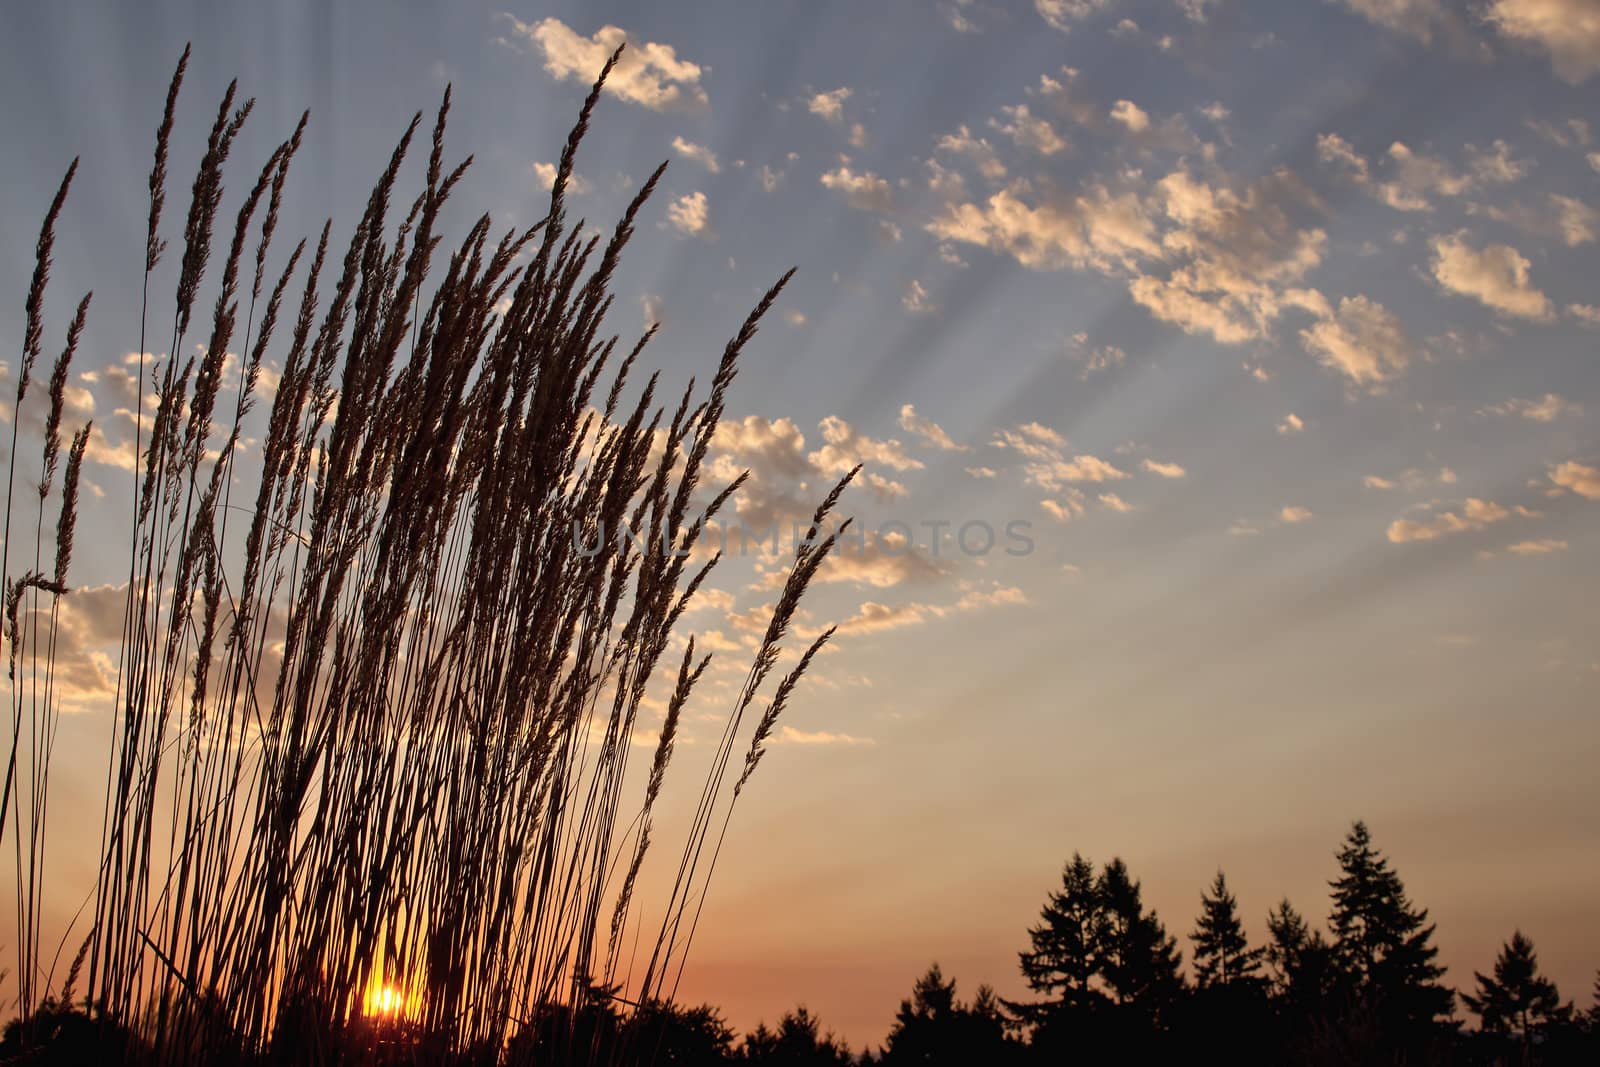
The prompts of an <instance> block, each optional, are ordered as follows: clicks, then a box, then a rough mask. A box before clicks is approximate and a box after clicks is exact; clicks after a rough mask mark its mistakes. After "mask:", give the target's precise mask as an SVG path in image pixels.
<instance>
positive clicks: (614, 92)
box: [505, 15, 708, 111]
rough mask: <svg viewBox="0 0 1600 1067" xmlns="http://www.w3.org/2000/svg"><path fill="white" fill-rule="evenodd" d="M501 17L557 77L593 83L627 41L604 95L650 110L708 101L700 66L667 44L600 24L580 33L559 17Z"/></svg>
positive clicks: (663, 109)
mask: <svg viewBox="0 0 1600 1067" xmlns="http://www.w3.org/2000/svg"><path fill="white" fill-rule="evenodd" d="M505 17H506V18H507V19H508V20H509V21H510V23H511V28H512V32H513V33H514V34H515V35H516V36H517V37H520V38H522V39H524V40H526V41H528V42H529V43H531V44H532V45H533V46H534V47H536V48H537V49H538V50H539V51H540V52H541V53H542V54H543V55H544V69H545V70H546V71H548V72H549V73H550V74H551V75H553V76H554V77H555V78H556V79H557V80H558V81H576V82H580V83H583V84H585V85H588V84H592V83H593V82H594V80H595V78H597V77H599V75H600V70H601V68H603V67H604V66H605V62H606V60H607V59H609V58H610V56H611V53H613V52H615V51H616V50H617V46H618V45H620V44H622V43H623V42H624V41H627V43H628V47H627V48H626V49H624V50H623V53H622V57H621V58H620V59H619V60H618V61H617V65H616V67H615V69H613V70H612V71H611V74H610V76H609V77H607V78H606V86H605V92H606V93H607V94H608V95H610V96H614V97H616V98H617V99H619V100H625V101H627V102H628V103H630V104H638V105H640V106H641V107H647V108H649V109H651V110H652V111H665V110H668V109H670V108H675V107H693V108H700V107H704V106H706V104H707V102H708V100H707V97H706V91H705V89H704V88H702V87H701V85H700V76H701V74H702V73H703V71H702V68H701V67H700V66H699V65H698V64H695V63H691V62H689V61H687V60H684V59H679V58H678V54H677V51H676V50H675V49H674V48H673V47H672V46H671V45H668V44H655V43H650V42H640V41H634V40H630V39H629V37H628V34H627V32H626V31H625V30H623V29H622V28H620V27H618V26H611V25H606V26H602V27H600V29H599V30H597V31H596V32H595V34H594V36H592V37H584V36H583V35H582V34H579V33H577V32H576V31H574V30H573V29H571V28H570V27H568V26H567V25H566V24H565V23H563V22H562V21H561V20H560V19H556V18H547V19H544V20H543V21H541V22H539V23H526V22H522V21H520V20H518V19H517V18H515V17H513V16H511V15H507V16H505Z"/></svg>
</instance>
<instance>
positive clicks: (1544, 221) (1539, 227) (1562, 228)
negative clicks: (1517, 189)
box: [1476, 193, 1600, 248]
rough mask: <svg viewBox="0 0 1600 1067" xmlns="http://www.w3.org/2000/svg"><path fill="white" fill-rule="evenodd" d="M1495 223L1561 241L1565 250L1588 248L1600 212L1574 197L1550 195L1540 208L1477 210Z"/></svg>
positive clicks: (1518, 206) (1599, 224) (1514, 206)
mask: <svg viewBox="0 0 1600 1067" xmlns="http://www.w3.org/2000/svg"><path fill="white" fill-rule="evenodd" d="M1476 210H1477V211H1478V212H1480V213H1482V214H1484V215H1487V216H1489V217H1490V218H1491V219H1494V220H1495V221H1496V222H1504V223H1506V224H1508V225H1510V226H1515V227H1516V228H1517V229H1519V230H1521V231H1522V232H1523V233H1526V234H1531V235H1533V236H1535V237H1546V238H1550V239H1553V240H1557V241H1560V242H1561V243H1562V244H1564V245H1566V246H1567V247H1568V248H1576V247H1577V246H1578V245H1582V244H1588V243H1589V242H1590V241H1593V240H1594V239H1595V235H1596V229H1597V227H1600V212H1597V211H1595V209H1594V208H1592V207H1590V206H1589V205H1588V204H1585V203H1584V202H1583V201H1582V200H1578V199H1576V198H1575V197H1570V196H1562V195H1560V194H1559V193H1551V194H1550V195H1549V196H1548V197H1547V198H1546V200H1545V204H1544V206H1543V207H1530V206H1528V205H1526V204H1522V203H1514V204H1511V205H1508V206H1506V207H1499V206H1496V205H1492V204H1491V205H1489V206H1487V207H1481V208H1477V209H1476Z"/></svg>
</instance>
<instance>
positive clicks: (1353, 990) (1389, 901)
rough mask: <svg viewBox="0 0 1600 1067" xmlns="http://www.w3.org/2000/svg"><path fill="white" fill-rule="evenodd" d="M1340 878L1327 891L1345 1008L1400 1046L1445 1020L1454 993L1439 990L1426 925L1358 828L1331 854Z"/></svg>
mask: <svg viewBox="0 0 1600 1067" xmlns="http://www.w3.org/2000/svg"><path fill="white" fill-rule="evenodd" d="M1337 858H1338V862H1339V870H1340V875H1339V877H1338V878H1336V879H1335V880H1334V881H1332V882H1330V883H1329V885H1330V887H1331V888H1332V890H1333V911H1332V913H1331V914H1330V916H1329V918H1328V926H1329V928H1330V930H1331V931H1332V933H1333V954H1334V959H1335V962H1336V964H1337V966H1338V969H1339V979H1340V981H1341V982H1342V983H1343V984H1344V986H1345V990H1346V993H1347V997H1348V1000H1349V1004H1350V1007H1351V1009H1352V1010H1357V1011H1359V1012H1360V1013H1362V1014H1365V1015H1370V1016H1371V1017H1372V1019H1373V1023H1374V1025H1375V1026H1376V1027H1377V1029H1378V1030H1379V1031H1381V1032H1383V1033H1384V1034H1386V1035H1390V1036H1392V1037H1393V1038H1395V1039H1396V1040H1398V1041H1400V1042H1401V1043H1403V1044H1409V1043H1411V1042H1412V1041H1414V1040H1416V1039H1419V1038H1420V1037H1421V1035H1422V1034H1423V1033H1424V1032H1425V1031H1427V1030H1428V1029H1429V1028H1430V1027H1431V1026H1432V1024H1434V1023H1435V1022H1436V1021H1437V1020H1440V1019H1445V1018H1448V1017H1449V1016H1450V1015H1451V1013H1452V1009H1453V1007H1454V1003H1455V997H1454V994H1453V993H1452V992H1451V991H1450V990H1449V989H1447V988H1445V987H1444V986H1442V985H1440V984H1439V981H1438V980H1439V978H1440V977H1442V976H1443V974H1444V969H1443V968H1442V967H1439V966H1438V965H1437V964H1436V963H1434V959H1435V957H1437V956H1438V954H1439V950H1438V948H1437V947H1436V946H1434V945H1433V944H1432V940H1433V933H1434V927H1433V925H1432V924H1431V923H1429V922H1428V912H1427V910H1426V909H1419V908H1415V907H1413V906H1412V904H1411V901H1410V899H1409V898H1408V897H1407V896H1406V891H1405V885H1404V883H1402V882H1401V880H1400V877H1399V875H1398V874H1396V873H1395V872H1394V870H1393V869H1392V868H1391V867H1390V866H1389V860H1388V858H1387V857H1385V856H1384V855H1383V854H1382V853H1381V852H1379V851H1378V850H1377V848H1375V847H1374V846H1373V844H1372V835H1371V833H1370V832H1369V831H1368V830H1367V826H1366V824H1365V823H1364V822H1360V821H1357V822H1356V823H1355V824H1354V825H1352V826H1351V828H1350V832H1349V834H1347V835H1346V837H1345V840H1344V844H1343V846H1342V847H1341V848H1340V849H1339V852H1338V856H1337Z"/></svg>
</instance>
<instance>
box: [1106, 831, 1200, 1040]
mask: <svg viewBox="0 0 1600 1067" xmlns="http://www.w3.org/2000/svg"><path fill="white" fill-rule="evenodd" d="M1098 889H1099V895H1100V900H1101V906H1102V907H1103V908H1104V911H1105V916H1106V919H1105V922H1104V924H1103V925H1102V927H1101V931H1102V938H1103V940H1102V942H1101V946H1102V947H1101V950H1100V952H1099V954H1098V955H1099V958H1100V966H1101V973H1102V974H1103V975H1104V976H1105V981H1106V986H1107V987H1108V988H1109V989H1110V990H1111V991H1112V993H1113V994H1114V995H1115V996H1116V1000H1117V1003H1118V1004H1120V1005H1124V1006H1135V1007H1139V1008H1142V1009H1143V1010H1144V1011H1145V1012H1146V1013H1147V1014H1149V1015H1150V1016H1151V1017H1152V1018H1157V1019H1158V1018H1159V1017H1160V1016H1161V1015H1162V1014H1163V1013H1164V1012H1166V1011H1167V1010H1168V1009H1169V1008H1170V1007H1171V1005H1172V1003H1173V1002H1174V1001H1175V1000H1176V999H1177V997H1178V996H1179V994H1181V993H1182V992H1183V976H1182V974H1181V973H1180V970H1179V969H1180V968H1181V967H1182V966H1183V954H1182V953H1181V952H1179V951H1178V942H1177V940H1176V939H1175V938H1173V937H1170V936H1169V935H1168V934H1167V929H1166V927H1164V926H1162V925H1161V920H1160V919H1159V918H1157V917H1156V913H1155V912H1153V911H1150V912H1146V911H1145V910H1144V903H1143V901H1142V899H1141V893H1140V887H1139V883H1138V881H1137V880H1135V879H1134V878H1133V877H1132V876H1131V875H1129V873H1128V866H1127V864H1125V863H1123V862H1122V860H1120V859H1113V860H1112V861H1111V862H1110V863H1108V864H1106V866H1105V869H1104V870H1103V871H1101V872H1100V880H1099V882H1098Z"/></svg>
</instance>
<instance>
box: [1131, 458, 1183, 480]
mask: <svg viewBox="0 0 1600 1067" xmlns="http://www.w3.org/2000/svg"><path fill="white" fill-rule="evenodd" d="M1139 466H1141V467H1143V468H1144V469H1145V470H1147V471H1149V472H1150V473H1151V474H1158V475H1160V476H1161V477H1163V478H1182V477H1184V476H1186V475H1187V474H1188V473H1189V472H1188V471H1186V470H1184V469H1183V468H1182V467H1180V466H1179V465H1178V464H1176V463H1162V462H1161V461H1159V460H1154V459H1147V460H1145V461H1144V462H1143V463H1141V464H1139Z"/></svg>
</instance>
